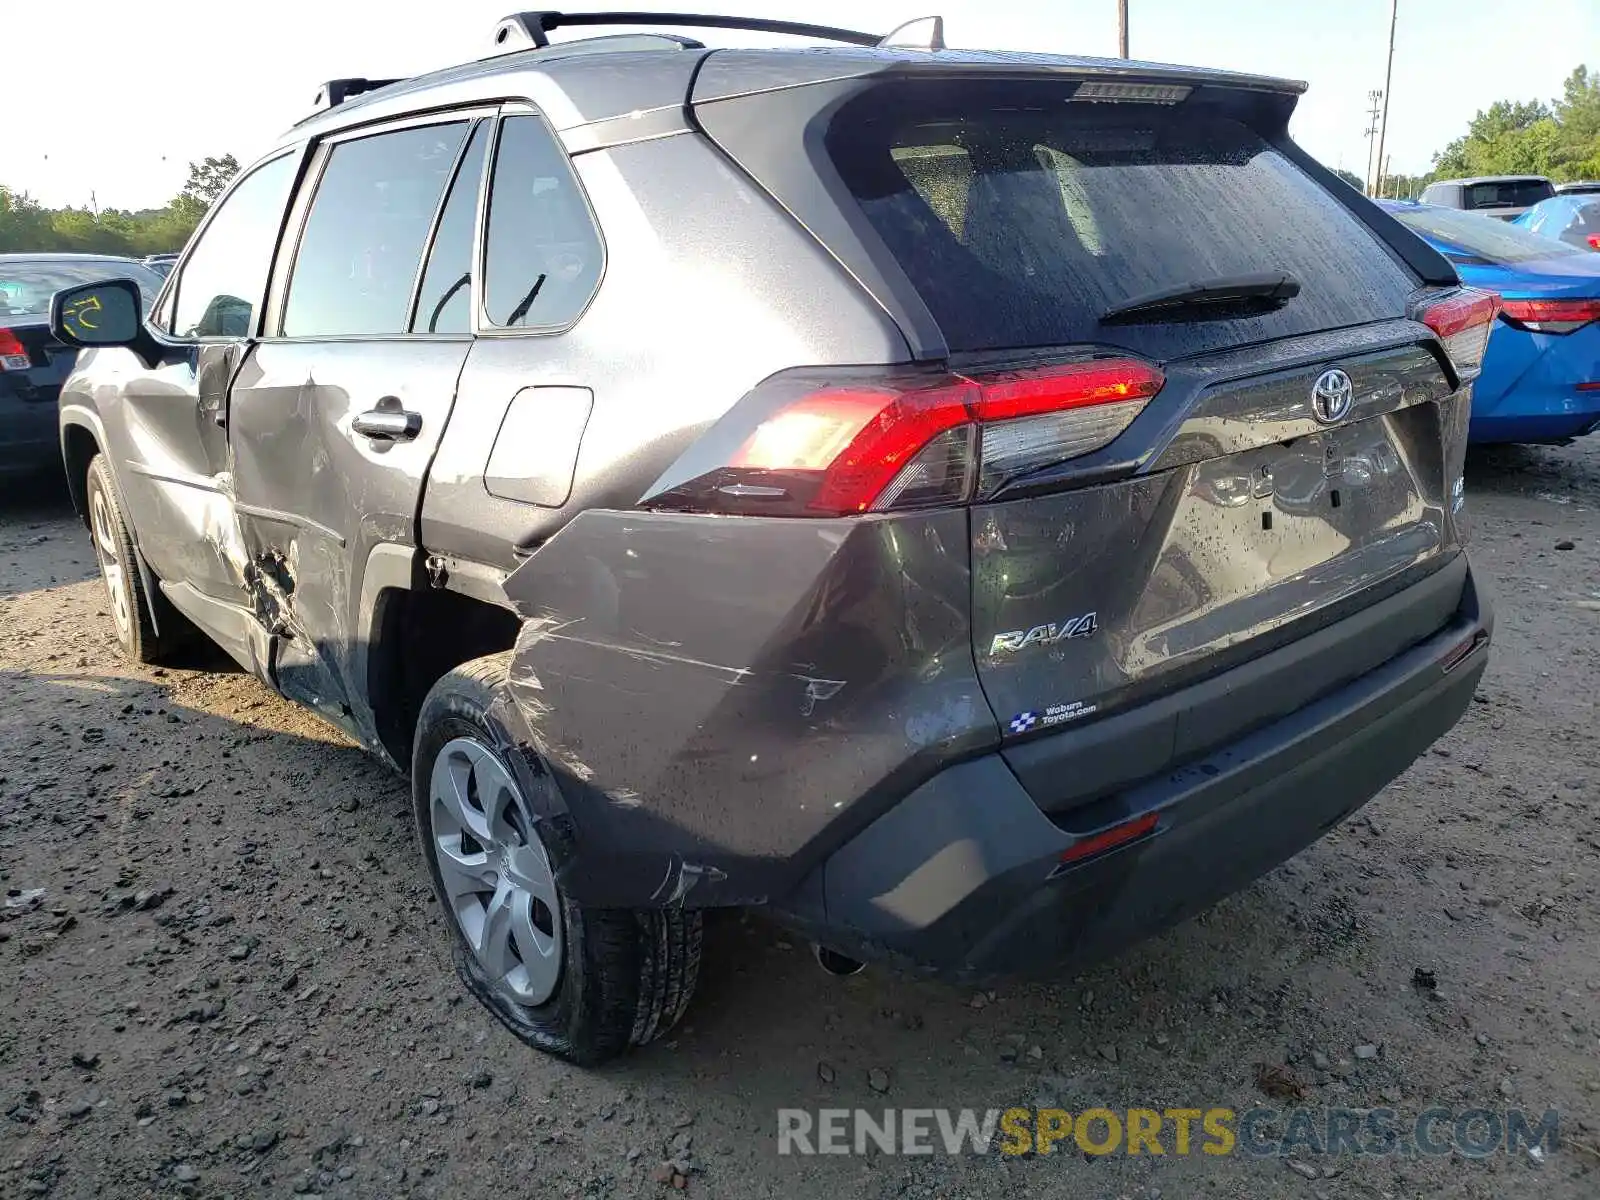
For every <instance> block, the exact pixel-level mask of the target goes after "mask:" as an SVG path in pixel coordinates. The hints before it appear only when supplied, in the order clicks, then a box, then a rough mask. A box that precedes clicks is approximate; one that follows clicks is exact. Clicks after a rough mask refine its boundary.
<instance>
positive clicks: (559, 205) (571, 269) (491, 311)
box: [483, 117, 603, 329]
mask: <svg viewBox="0 0 1600 1200" xmlns="http://www.w3.org/2000/svg"><path fill="white" fill-rule="evenodd" d="M485 241H486V245H487V252H486V254H485V260H484V300H483V303H484V313H485V315H486V316H487V317H488V319H489V322H490V323H491V324H493V325H498V326H501V327H503V328H527V329H552V328H560V327H562V326H565V325H569V324H571V323H572V322H573V321H574V320H576V319H577V317H578V314H579V313H581V312H582V311H583V310H584V308H585V306H587V305H588V303H589V298H590V297H591V296H593V295H594V290H595V288H596V287H597V286H598V285H599V283H600V269H601V266H602V263H603V252H602V250H601V246H600V235H599V233H598V232H597V231H596V230H595V227H594V220H593V218H592V217H591V216H590V215H589V205H588V202H587V201H586V200H585V199H584V196H583V193H582V191H580V190H579V188H578V181H577V179H576V178H574V176H573V174H572V164H571V162H570V161H569V160H568V158H567V152H566V151H565V150H564V149H562V147H561V145H560V143H558V142H557V141H556V140H555V138H554V137H553V136H552V135H551V134H550V131H549V130H548V129H547V128H546V127H545V124H544V122H543V121H541V120H539V119H538V118H537V117H508V118H507V119H506V120H505V121H504V123H503V124H502V125H501V129H500V144H499V147H498V149H497V150H496V151H495V161H494V176H493V178H492V179H491V180H490V184H489V221H488V230H487V233H486V238H485Z"/></svg>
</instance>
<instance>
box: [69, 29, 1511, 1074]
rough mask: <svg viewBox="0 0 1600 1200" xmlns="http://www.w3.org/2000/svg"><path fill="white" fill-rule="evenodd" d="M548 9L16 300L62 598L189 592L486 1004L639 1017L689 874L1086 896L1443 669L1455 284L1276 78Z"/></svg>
mask: <svg viewBox="0 0 1600 1200" xmlns="http://www.w3.org/2000/svg"><path fill="white" fill-rule="evenodd" d="M606 19H607V18H605V17H603V16H594V15H590V16H588V17H587V18H576V19H575V18H572V17H562V16H560V15H557V14H537V15H531V14H530V15H528V16H526V17H524V18H521V19H511V20H508V21H507V22H506V23H504V24H503V25H502V27H501V33H500V36H499V37H498V39H497V46H498V49H499V50H501V51H502V53H500V54H498V55H497V56H495V57H491V58H488V59H485V60H484V61H481V62H476V63H471V64H468V65H466V66H463V67H459V68H456V69H454V70H450V71H445V72H442V73H439V74H437V75H432V76H428V77H425V78H420V79H413V80H407V81H400V82H390V83H388V84H387V85H385V86H381V87H375V86H373V85H370V84H367V83H364V82H363V81H359V80H339V81H336V82H335V84H333V85H330V86H329V88H328V89H327V90H326V91H325V96H326V97H327V99H328V101H329V102H330V103H332V105H333V107H332V108H331V109H330V110H329V111H326V112H323V113H321V114H320V115H317V116H315V117H313V118H311V119H309V120H307V121H305V122H303V123H302V124H301V125H299V126H297V127H296V128H295V129H294V130H292V131H291V132H290V134H289V135H288V136H287V137H286V138H285V139H284V140H283V142H282V143H281V145H280V146H279V147H278V148H277V149H276V150H274V151H273V152H272V153H271V154H269V155H268V156H267V157H266V158H265V159H263V160H262V161H261V162H260V163H258V164H257V165H256V166H254V167H252V168H251V169H250V170H248V171H245V172H243V173H242V175H241V177H240V178H239V179H238V180H237V181H236V182H235V183H234V184H233V186H232V187H231V189H230V190H229V192H228V193H227V194H226V195H225V196H224V197H223V198H222V200H221V201H220V202H219V203H218V204H217V206H216V207H215V209H214V210H213V211H212V213H211V215H210V217H209V220H208V221H207V223H206V224H205V225H204V226H203V227H202V228H201V229H200V231H199V232H198V233H197V235H196V237H195V238H194V240H193V242H192V243H191V245H190V246H189V247H188V249H187V250H186V251H185V254H184V257H183V259H182V261H181V262H180V263H179V265H178V267H177V269H176V270H175V271H174V273H173V275H172V278H171V279H170V281H169V282H168V284H167V287H166V289H165V291H164V293H163V295H162V297H161V299H160V301H159V302H158V304H157V305H156V309H155V311H154V313H153V315H152V317H151V318H150V319H149V320H148V321H144V322H140V321H139V320H138V317H137V314H136V313H135V312H134V311H133V310H132V308H131V307H130V305H129V304H128V302H127V298H126V296H121V297H120V298H119V295H120V293H119V291H118V289H117V288H116V287H101V288H97V289H96V288H84V289H76V290H72V291H68V292H65V293H63V294H62V295H60V296H58V297H57V299H56V314H55V320H56V324H57V326H58V328H59V329H60V331H61V333H62V335H63V336H64V337H67V338H70V339H73V340H76V341H79V342H80V343H83V344H94V345H101V346H103V347H105V348H103V349H99V350H96V351H94V352H92V353H89V354H86V355H85V356H84V358H83V361H82V363H81V364H80V368H79V371H78V373H77V374H76V375H75V376H74V377H73V379H72V380H71V381H70V383H69V384H68V386H67V389H66V393H65V395H64V397H63V409H62V420H63V425H62V437H63V446H64V450H65V454H66V460H67V463H68V467H69V471H70V473H71V478H72V481H73V487H74V490H75V493H76V495H77V497H78V499H79V501H80V503H81V506H82V508H83V511H84V512H85V513H87V514H88V519H89V523H90V527H91V529H92V531H93V536H94V541H95V545H96V548H97V551H98V553H99V556H100V561H101V564H102V566H103V568H104V571H105V576H106V581H107V584H108V586H109V587H110V590H111V595H112V598H113V608H114V610H115V614H116V621H117V631H118V636H119V638H120V639H121V641H122V643H123V645H124V646H125V647H126V649H127V651H128V652H129V654H130V655H132V656H133V657H135V658H137V659H140V660H143V661H150V660H153V659H155V658H156V657H158V656H160V655H162V654H164V653H166V652H167V651H168V650H169V648H170V647H172V646H173V645H174V643H176V642H178V641H179V640H181V638H182V637H183V635H184V634H185V633H186V632H187V631H188V630H190V629H191V628H192V627H195V626H198V627H199V628H200V629H202V630H204V632H205V633H206V634H207V635H208V636H209V637H210V638H211V639H213V640H215V641H216V642H217V643H219V644H220V645H222V646H223V647H225V648H226V649H227V650H228V652H229V653H230V654H232V655H233V657H234V658H236V659H237V660H238V661H239V662H240V663H242V664H244V666H245V667H246V668H248V669H249V670H251V671H254V672H255V673H257V674H258V675H259V676H260V677H261V678H262V679H263V680H265V681H266V682H267V683H268V684H269V685H271V686H273V687H275V688H277V689H278V690H279V691H281V692H282V693H283V694H284V695H286V696H289V697H291V698H293V699H295V700H298V701H300V702H302V703H304V704H306V705H309V706H310V707H311V708H313V709H315V710H316V711H317V712H318V713H320V714H322V715H323V716H324V717H325V718H326V719H327V720H329V721H330V722H332V723H333V724H335V725H337V726H339V727H340V728H342V729H344V730H346V731H347V732H348V733H349V734H350V735H352V736H353V737H355V738H357V739H359V740H360V742H361V743H362V744H363V745H365V746H366V747H368V748H369V749H370V750H371V751H372V752H373V753H375V754H377V755H379V756H381V757H383V758H385V759H386V760H388V761H390V762H392V763H393V764H395V765H396V766H397V767H399V768H401V769H409V770H410V772H411V778H412V786H413V791H414V796H415V808H416V820H417V827H418V830H419V833H420V837H421V842H422V845H423V848H424V851H425V854H426V857H427V862H428V867H429V870H430V871H431V873H432V876H433V879H434V882H435V884H436V886H437V889H438V893H439V898H440V901H441V903H442V904H443V905H444V906H445V908H446V909H447V911H448V912H449V913H450V916H451V926H452V929H453V931H454V934H455V943H456V948H457V951H458V962H459V965H460V969H461V971H462V974H463V976H464V978H465V979H466V981H467V982H468V984H469V986H470V987H471V988H472V990H473V991H474V993H475V994H476V995H477V996H479V997H480V998H481V999H482V1000H483V1001H484V1002H485V1003H486V1004H487V1005H489V1006H490V1007H491V1008H492V1009H493V1010H494V1011H495V1012H496V1013H497V1014H498V1015H499V1017H500V1018H501V1019H502V1020H503V1021H504V1022H505V1023H506V1024H507V1025H508V1026H509V1027H510V1028H511V1029H512V1030H514V1031H515V1032H516V1033H517V1034H518V1035H519V1036H521V1037H523V1038H524V1039H526V1040H527V1041H528V1042H530V1043H532V1044H534V1045H537V1046H540V1047H542V1048H544V1049H546V1050H550V1051H552V1052H554V1053H557V1054H560V1055H563V1056H566V1057H569V1058H572V1059H574V1060H578V1061H583V1062H593V1061H597V1060H599V1059H601V1058H604V1057H605V1056H607V1055H609V1054H613V1053H615V1052H617V1051H620V1050H622V1049H623V1048H625V1047H626V1046H628V1045H629V1044H638V1043H641V1042H644V1041H647V1040H649V1039H650V1038H652V1037H655V1036H656V1035H658V1034H660V1033H661V1032H662V1031H664V1030H665V1029H667V1028H669V1027H670V1026H671V1025H672V1023H673V1022H674V1021H675V1020H677V1018H678V1017H679V1015H680V1014H681V1013H682V1012H683V1010H684V1007H685V1005H686V1004H687V1003H688V1001H689V997H690V993H691V991H692V990H693V988H694V985H695V979H696V974H697V970H698V965H699V956H700V931H701V916H702V913H703V911H704V910H706V909H709V908H718V907H733V906H752V907H759V908H762V909H764V910H766V911H767V912H769V913H771V914H773V915H774V916H775V917H776V918H778V919H779V920H781V921H783V922H785V923H787V924H788V925H790V926H791V927H793V928H795V929H797V930H799V931H801V932H802V933H803V934H804V935H805V936H808V937H810V938H811V939H813V940H814V941H815V942H816V943H818V945H819V946H820V947H823V948H825V950H826V953H825V954H824V955H823V956H822V957H823V958H824V960H825V962H826V963H828V964H830V965H832V966H834V967H835V968H845V967H849V966H851V965H853V963H854V962H855V961H857V960H864V959H869V958H870V959H876V960H881V961H886V962H890V963H894V964H898V965H900V966H903V967H906V968H909V969H913V970H918V971H926V972H929V973H932V974H937V975H941V976H944V977H948V978H977V977H983V976H988V975H992V974H994V973H997V972H1014V971H1028V970H1037V969H1048V968H1051V967H1054V966H1055V965H1056V964H1059V963H1061V962H1063V961H1066V960H1073V961H1078V962H1083V961H1088V960H1091V959H1093V958H1095V957H1097V956H1101V955H1105V954H1108V953H1112V952H1114V951H1116V950H1118V949H1120V948H1122V947H1125V946H1126V945H1128V943H1129V942H1130V941H1131V940H1133V939H1135V938H1137V937H1140V936H1143V935H1145V934H1148V933H1149V932H1151V931H1153V930H1156V929H1158V928H1161V927H1162V926H1164V925H1167V924H1170V923H1171V922H1174V921H1177V920H1179V919H1181V918H1183V917H1184V916H1186V915H1188V914H1191V913H1194V912H1196V911H1198V910H1199V909H1202V908H1204V907H1205V906H1206V905H1208V904H1210V903H1212V902H1213V901H1215V900H1216V899H1218V898H1219V897H1221V896H1223V895H1225V894H1227V893H1228V892H1230V891H1232V890H1234V889H1236V888H1238V887H1240V886H1242V885H1243V884H1245V883H1246V882H1248V881H1249V880H1251V879H1253V878H1254V877H1256V876H1257V875H1259V874H1260V873H1262V872H1263V871H1265V870H1267V869H1269V868H1270V867H1272V866H1273V865H1274V864H1276V863H1278V862H1280V861H1282V860H1283V859H1284V858H1286V857H1288V856H1289V855H1291V854H1293V853H1295V852H1296V851H1298V850H1299V849H1300V848H1301V847H1303V846H1304V845H1306V844H1307V843H1308V842H1310V841H1312V840H1314V839H1315V838H1316V837H1318V836H1319V835H1320V834H1321V833H1322V832H1323V831H1325V830H1327V829H1329V828H1330V827H1332V826H1333V825H1335V824H1337V823H1338V822H1339V821H1340V820H1341V819H1343V818H1344V817H1345V816H1347V815H1348V814H1349V813H1350V812H1351V811H1352V810H1354V809H1355V808H1357V807H1358V806H1359V805H1360V804H1362V803H1363V802H1364V801H1365V800H1367V799H1368V798H1369V797H1370V796H1372V795H1373V794H1374V793H1375V792H1376V791H1377V790H1378V789H1379V788H1381V787H1382V786H1383V785H1384V784H1385V783H1387V782H1388V781H1389V780H1390V779H1392V778H1393V777H1394V776H1395V775H1396V774H1398V773H1399V772H1400V771H1402V770H1404V769H1405V767H1406V766H1407V765H1408V764H1409V763H1410V762H1411V761H1412V760H1413V759H1414V758H1415V757H1416V756H1417V755H1418V754H1419V753H1421V752H1422V751H1423V750H1424V749H1425V748H1426V747H1427V746H1428V745H1429V744H1430V743H1431V742H1432V741H1433V740H1434V739H1435V738H1436V737H1438V736H1439V735H1440V734H1441V733H1443V732H1444V731H1445V730H1447V729H1449V728H1450V726H1451V725H1452V724H1454V723H1455V721H1456V720H1457V719H1458V718H1459V717H1460V715H1461V713H1462V712H1463V710H1464V709H1465V708H1466V706H1467V704H1468V702H1469V700H1470V698H1471V695H1472V692H1473V688H1474V686H1475V684H1476V682H1477V680H1478V677H1479V675H1480V674H1481V672H1482V671H1483V669H1484V663H1485V660H1486V658H1487V651H1486V645H1487V642H1488V639H1489V632H1490V615H1489V610H1488V607H1487V605H1486V604H1485V602H1484V600H1483V598H1482V596H1481V594H1480V592H1479V589H1478V586H1477V585H1476V583H1475V581H1474V578H1473V574H1472V572H1471V569H1470V567H1469V565H1468V561H1467V557H1466V554H1465V552H1464V551H1463V548H1462V547H1463V541H1464V538H1465V524H1464V513H1463V511H1462V459H1463V454H1464V449H1465V444H1466V431H1467V417H1468V406H1469V398H1470V392H1471V382H1472V380H1473V378H1474V377H1475V375H1476V373H1477V371H1478V368H1479V363H1480V360H1481V358H1482V354H1483V349H1484V345H1485V342H1486V340H1487V335H1488V329H1489V325H1490V322H1491V321H1492V319H1493V314H1494V300H1493V298H1492V297H1489V296H1486V295H1484V294H1481V293H1475V292H1471V291H1468V290H1465V289H1462V288H1461V287H1460V286H1459V284H1458V281H1457V279H1456V277H1455V274H1454V272H1453V270H1452V268H1451V267H1450V266H1449V264H1447V263H1446V262H1445V261H1444V260H1443V259H1442V258H1441V257H1439V256H1438V255H1437V254H1435V253H1434V252H1433V251H1431V250H1430V249H1428V248H1427V247H1426V246H1425V245H1424V244H1423V243H1422V242H1421V241H1420V240H1418V239H1417V238H1416V237H1414V236H1413V235H1412V234H1410V233H1409V232H1407V231H1406V230H1405V229H1404V228H1402V227H1401V226H1400V225H1399V224H1397V223H1396V222H1395V221H1394V220H1393V219H1392V218H1391V217H1389V216H1388V215H1387V214H1386V213H1384V212H1382V211H1381V210H1380V209H1379V208H1378V207H1377V206H1375V205H1374V204H1372V203H1371V202H1369V201H1367V200H1366V199H1364V198H1362V197H1360V196H1358V195H1357V194H1356V193H1355V192H1353V191H1352V190H1351V189H1349V188H1347V187H1343V186H1341V185H1339V184H1337V183H1336V182H1335V181H1334V177H1333V176H1332V175H1331V174H1330V173H1329V172H1327V171H1326V170H1324V169H1323V168H1322V167H1320V166H1319V165H1317V164H1316V163H1315V162H1314V161H1312V160H1311V159H1310V158H1308V157H1307V156H1306V155H1305V154H1304V153H1303V152H1302V151H1301V150H1300V149H1299V148H1298V147H1297V146H1296V145H1295V144H1294V143H1293V142H1292V141H1290V139H1289V137H1288V134H1287V125H1288V120H1289V116H1290V113H1291V112H1292V111H1293V109H1294V106H1295V101H1296V98H1297V95H1298V94H1299V92H1300V91H1301V90H1302V85H1299V84H1294V83H1288V82H1284V81H1280V80H1275V79H1267V78H1257V77H1247V76H1240V75H1230V74H1223V73H1218V72H1211V71H1200V70H1191V69H1187V68H1179V67H1168V66H1157V65H1151V64H1144V63H1128V62H1123V61H1104V60H1097V59H1081V58H1067V57H1055V56H1045V55H1035V54H1013V53H990V52H982V51H957V50H947V49H944V48H942V46H941V45H940V40H939V38H938V29H937V26H936V25H934V24H931V23H923V24H920V25H918V26H916V27H913V28H912V29H910V30H908V31H902V32H901V33H899V34H898V35H897V36H894V37H891V38H890V39H889V40H888V42H886V43H884V44H881V45H880V44H879V39H877V38H874V37H869V36H867V35H862V34H855V33H851V32H849V31H828V30H820V31H819V30H816V29H815V28H812V27H784V26H782V25H781V23H776V22H741V21H739V20H737V19H732V18H699V19H689V20H688V21H686V20H685V19H683V18H677V19H676V20H677V23H679V24H685V23H687V24H691V25H694V24H699V25H717V24H734V25H738V24H749V25H754V26H756V27H758V28H765V29H768V30H776V31H779V32H782V31H784V30H785V29H798V30H801V31H803V32H808V33H810V34H812V35H817V34H824V35H829V36H834V37H837V38H838V39H839V40H841V41H843V42H844V43H846V44H845V45H843V46H842V47H840V48H836V49H827V50H818V49H792V50H708V49H706V48H704V47H703V46H701V45H700V44H699V43H697V42H694V41H691V40H689V39H687V38H681V37H666V36H650V35H629V36H623V37H615V38H595V39H590V40H585V41H575V42H570V43H564V44H558V45H548V46H547V45H543V44H542V43H543V42H544V41H545V33H546V31H547V30H548V29H549V28H553V27H556V26H558V25H564V24H576V23H585V24H595V23H602V22H603V21H605V20H606ZM530 43H531V48H524V49H517V48H516V47H517V46H518V45H522V46H525V47H526V46H529V44H530ZM852 43H855V44H852ZM85 313H87V314H88V318H89V322H92V323H93V324H94V326H95V327H94V328H86V325H87V324H88V323H89V322H85V320H84V319H83V318H84V315H85Z"/></svg>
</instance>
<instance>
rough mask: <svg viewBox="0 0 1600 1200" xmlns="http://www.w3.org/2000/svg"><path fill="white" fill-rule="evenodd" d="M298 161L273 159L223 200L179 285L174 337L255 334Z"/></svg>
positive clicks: (192, 255)
mask: <svg viewBox="0 0 1600 1200" xmlns="http://www.w3.org/2000/svg"><path fill="white" fill-rule="evenodd" d="M296 161H297V156H296V155H293V154H286V155H284V156H283V157H282V158H275V159H273V160H272V161H271V162H269V163H266V164H265V165H263V166H261V167H258V168H257V169H256V170H255V171H253V172H252V173H251V174H250V175H248V176H247V177H246V178H245V179H243V180H242V181H241V182H240V183H239V184H238V186H237V187H235V188H234V189H233V190H232V191H231V192H229V193H228V195H227V196H226V197H224V198H223V200H222V207H221V208H219V209H217V212H216V215H215V216H213V217H212V219H211V221H210V222H209V223H208V224H207V225H206V227H205V230H204V231H203V232H202V233H201V234H200V240H199V242H198V243H196V245H195V247H194V250H193V252H192V253H191V254H190V255H189V261H188V262H187V263H185V264H184V268H183V274H182V275H181V276H180V277H179V279H178V300H177V310H176V315H175V316H174V318H173V322H172V332H173V333H175V334H177V335H178V336H179V337H249V336H250V334H251V333H253V332H254V331H255V313H256V306H257V305H259V304H260V303H261V296H262V293H264V292H265V291H266V289H267V274H268V272H269V271H270V270H271V269H272V252H273V250H274V249H275V248H276V246H277V244H278V231H279V229H280V228H281V227H282V225H283V210H284V208H285V206H287V204H288V203H289V189H290V187H291V186H292V185H293V184H294V171H295V164H296Z"/></svg>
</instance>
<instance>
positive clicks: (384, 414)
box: [350, 396, 422, 442]
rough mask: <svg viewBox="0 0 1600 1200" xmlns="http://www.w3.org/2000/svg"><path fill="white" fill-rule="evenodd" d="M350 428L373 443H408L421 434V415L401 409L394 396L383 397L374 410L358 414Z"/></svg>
mask: <svg viewBox="0 0 1600 1200" xmlns="http://www.w3.org/2000/svg"><path fill="white" fill-rule="evenodd" d="M350 427H351V428H352V429H354V430H355V431H356V432H357V433H359V434H360V435H361V436H362V437H367V438H371V439H372V440H373V441H375V442H409V441H410V440H411V439H412V438H414V437H416V436H417V434H419V433H421V432H422V414H421V413H416V412H410V411H408V410H407V409H404V408H401V407H400V401H399V400H398V399H396V398H395V397H394V396H385V397H384V398H383V399H382V400H379V401H378V406H377V407H376V408H371V409H368V410H367V411H366V412H364V413H358V414H357V415H356V417H355V419H354V420H353V421H351V422H350Z"/></svg>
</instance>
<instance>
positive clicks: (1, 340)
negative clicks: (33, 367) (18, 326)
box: [0, 329, 29, 371]
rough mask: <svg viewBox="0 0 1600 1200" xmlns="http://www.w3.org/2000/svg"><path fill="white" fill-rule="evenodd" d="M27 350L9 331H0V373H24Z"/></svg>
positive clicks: (26, 364)
mask: <svg viewBox="0 0 1600 1200" xmlns="http://www.w3.org/2000/svg"><path fill="white" fill-rule="evenodd" d="M28 365H29V359H28V348H27V347H26V346H24V345H23V344H22V342H21V341H20V340H19V339H18V338H17V335H16V334H14V333H12V332H11V330H9V329H0V371H26V370H27V369H28Z"/></svg>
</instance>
